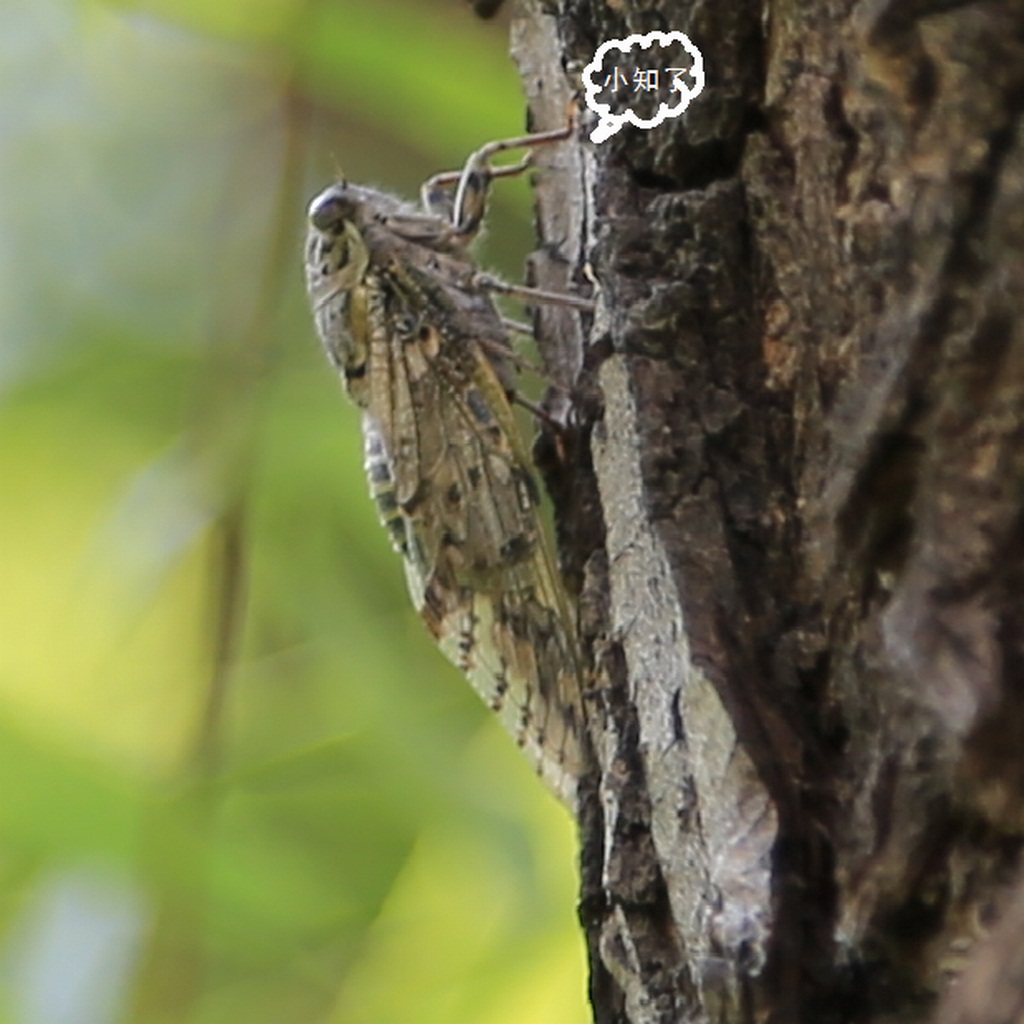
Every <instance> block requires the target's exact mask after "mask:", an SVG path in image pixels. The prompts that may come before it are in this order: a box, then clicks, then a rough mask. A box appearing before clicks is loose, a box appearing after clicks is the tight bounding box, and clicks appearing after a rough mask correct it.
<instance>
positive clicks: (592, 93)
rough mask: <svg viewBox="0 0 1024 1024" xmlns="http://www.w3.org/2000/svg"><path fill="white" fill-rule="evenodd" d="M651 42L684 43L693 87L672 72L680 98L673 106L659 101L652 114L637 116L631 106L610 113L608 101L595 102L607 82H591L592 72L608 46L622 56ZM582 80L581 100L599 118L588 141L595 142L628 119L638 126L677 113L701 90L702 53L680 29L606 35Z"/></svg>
mask: <svg viewBox="0 0 1024 1024" xmlns="http://www.w3.org/2000/svg"><path fill="white" fill-rule="evenodd" d="M652 43H657V44H658V46H669V45H671V44H672V43H679V44H681V45H682V46H683V48H684V49H685V50H686V52H687V53H688V54H689V55H690V57H692V58H693V67H692V68H691V69H690V71H689V74H691V75H692V76H693V81H694V85H693V88H692V89H690V88H687V87H686V85H685V84H684V83H683V82H682V81H681V80H680V77H679V76H678V75H677V76H674V77H673V79H672V94H673V96H678V97H679V102H678V103H677V104H675V105H674V106H670V105H669V104H668V103H661V104H660V105H659V106H658V111H657V113H656V114H655V115H654V117H651V118H643V117H640V116H638V115H637V114H636V113H635V112H634V111H633V109H632V108H630V109H628V110H627V111H626V112H625V114H613V113H612V108H611V107H610V106H609V105H608V104H607V103H596V102H595V99H596V97H597V94H598V93H599V92H601V91H602V90H603V89H604V88H605V86H606V85H607V83H606V82H605V83H602V84H600V85H598V84H597V83H595V82H594V80H593V75H594V74H595V72H597V71H599V70H601V68H602V66H603V64H604V57H605V54H607V53H608V51H609V50H619V51H621V52H622V54H623V56H625V55H626V54H627V53H629V51H630V50H632V49H633V48H634V47H636V46H639V47H640V48H641V49H642V50H647V49H650V47H651V44H652ZM583 82H584V85H585V87H586V95H585V97H584V102H585V103H586V105H587V106H588V107H589V108H590V109H591V110H592V111H593V112H594V113H595V114H597V116H598V117H599V118H600V121H598V123H597V127H596V128H595V129H594V130H593V131H592V132H591V133H590V141H591V142H595V143H597V142H604V141H606V140H607V139H610V138H611V137H612V136H613V135H614V134H615V133H616V132H617V131H621V129H622V128H623V127H624V126H625V125H626V124H627V123H629V124H634V125H636V127H637V128H655V127H657V125H659V124H661V122H662V121H664V120H665V119H666V118H667V117H678V116H679V115H680V114H681V113H682V112H683V111H684V110H685V109H686V108H687V107H688V106H689V105H690V103H691V101H692V100H693V99H694V98H695V97H697V96H699V95H700V93H701V90H702V89H703V88H704V57H703V55H702V54H701V52H700V50H698V49H697V47H696V46H694V44H693V43H692V42H691V41H690V37H689V36H687V35H685V34H684V33H682V32H648V33H647V35H643V36H641V35H632V36H626V38H625V39H609V40H608V41H607V42H604V43H602V44H601V45H600V46H599V47H598V48H597V53H595V54H594V59H593V60H592V61H591V62H590V63H589V64H588V65H587V66H586V67H585V68H584V69H583Z"/></svg>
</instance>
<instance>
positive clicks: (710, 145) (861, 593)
mask: <svg viewBox="0 0 1024 1024" xmlns="http://www.w3.org/2000/svg"><path fill="white" fill-rule="evenodd" d="M655 29H658V30H669V29H672V30H678V31H683V32H686V33H687V34H688V35H689V36H690V38H691V39H693V41H694V42H695V43H696V44H697V45H698V46H699V47H700V48H701V50H702V52H703V54H704V58H705V61H706V67H707V85H706V88H705V90H704V92H703V93H702V95H701V96H700V97H699V99H698V100H696V101H695V102H694V103H693V105H692V106H691V107H690V109H689V110H688V111H687V113H686V114H685V115H684V116H683V117H681V118H679V119H677V120H670V121H666V122H665V123H664V124H662V125H661V126H660V127H659V128H657V129H655V130H652V131H639V130H637V129H634V128H626V129H625V130H624V131H622V132H620V133H619V134H618V135H616V136H614V137H613V138H612V139H611V140H610V141H608V142H605V143H603V144H601V145H599V146H594V145H591V144H590V143H587V142H583V143H582V144H581V145H580V146H579V147H572V146H563V147H560V148H559V152H557V153H552V154H547V155H545V157H544V160H546V161H547V166H548V170H547V173H544V174H542V175H541V176H540V184H539V193H538V200H539V222H540V227H541V233H542V238H543V240H544V245H543V246H542V248H541V250H540V251H539V252H538V253H537V254H536V256H535V258H534V260H533V273H534V276H535V278H536V279H537V280H538V281H539V282H540V283H542V284H543V285H544V286H545V287H549V288H551V287H576V286H586V282H587V281H588V280H591V281H594V282H596V283H597V286H598V291H597V297H598V307H597V312H596V314H595V316H594V318H593V323H592V324H590V323H583V324H581V323H579V322H578V318H577V316H576V314H565V313H557V314H548V313H546V314H544V319H543V320H542V322H541V324H540V327H539V330H540V333H541V336H542V340H543V343H544V348H545V352H546V356H547V358H548V363H549V368H550V371H551V373H552V376H553V377H554V378H555V379H556V380H562V381H573V380H576V382H577V384H576V417H577V419H578V423H579V430H578V436H577V437H575V440H574V443H571V439H570V440H567V439H565V438H562V439H560V440H559V441H557V442H553V443H549V444H548V445H547V446H546V447H547V449H548V450H547V452H546V457H547V459H546V461H547V465H548V467H549V470H550V472H549V473H548V476H549V477H550V481H551V484H552V489H553V492H554V496H555V500H556V504H557V505H558V506H559V514H560V532H561V534H562V537H561V543H562V548H563V554H564V557H565V561H566V565H567V568H568V571H569V574H570V578H572V579H575V580H576V582H577V583H578V587H579V591H580V604H581V617H582V621H583V624H584V640H585V645H586V647H587V652H588V654H589V656H590V657H591V659H592V666H593V670H594V671H593V675H592V678H591V681H590V692H589V693H588V707H589V716H590V721H589V731H590V735H591V740H592V744H593V749H594V754H595V763H596V768H595V770H594V773H593V777H592V778H591V779H589V780H588V782H587V785H586V786H585V787H584V802H583V807H582V813H581V833H582V844H583V849H582V870H583V892H582V899H581V905H580V906H581V922H582V924H583V927H584V928H585V930H586V934H587V938H588V945H589V950H590V958H591V970H592V992H591V995H592V1000H593V1003H594V1011H595V1017H596V1020H597V1021H599V1022H602V1024H610V1022H619V1021H629V1022H631V1024H641V1022H644V1024H647V1022H651V1024H654V1022H658V1024H662V1022H663V1024H668V1022H676V1021H705V1020H707V1021H722V1022H739V1021H774V1022H778V1024H791V1022H830V1021H836V1022H839V1021H866V1022H878V1021H883V1020H884V1021H886V1022H909V1021H938V1022H941V1024H952V1022H957V1024H966V1022H968V1021H970V1022H971V1024H996V1022H1000V1024H1002V1022H1006V1024H1009V1022H1011V1021H1019V1020H1021V1019H1024V995H1022V988H1024V964H1022V953H1021V951H1022V949H1024V880H1022V876H1021V874H1020V864H1019V859H1020V858H1019V855H1020V847H1021V838H1022V835H1024V792H1022V790H1024V639H1022V638H1024V621H1022V620H1024V602H1022V599H1021V596H1022V595H1024V521H1022V514H1021V509H1022V505H1024V501H1022V498H1024V118H1022V113H1024V6H1022V4H1021V3H1020V2H1019V0H991V2H981V3H973V4H962V3H955V2H950V0H946V2H938V0H937V2H932V3H928V2H923V0H861V2H858V3H828V4H818V5H793V4H785V3H765V4H758V3H754V2H753V0H742V2H740V3H730V4H722V3H713V2H671V0H616V2H612V0H558V2H557V3H545V2H542V0H526V2H524V3H523V4H522V5H521V6H520V8H519V10H518V12H517V13H516V15H515V19H514V24H513V53H514V55H515V57H516V59H517V60H518V61H519V63H520V69H521V72H522V75H523V79H524V83H525V85H526V89H527V94H528V97H529V102H530V111H531V119H532V127H533V128H534V129H537V130H542V129H547V128H552V127H556V126H558V125H559V124H560V123H564V118H565V110H566V109H567V106H568V105H569V104H570V103H571V101H572V98H573V96H574V94H575V92H576V90H577V89H578V83H579V73H580V70H581V69H582V67H583V65H585V64H586V63H587V62H588V61H589V60H590V59H591V57H592V55H593V53H594V51H595V49H596V47H597V46H598V45H599V44H600V43H601V42H602V41H604V40H607V39H611V38H621V37H624V36H626V35H628V34H629V33H631V32H641V33H642V32H648V31H651V30H655ZM587 117H589V115H587ZM587 117H584V119H583V120H584V123H583V125H582V126H581V129H588V128H589V127H590V126H591V125H590V124H589V123H587ZM581 138H582V131H581Z"/></svg>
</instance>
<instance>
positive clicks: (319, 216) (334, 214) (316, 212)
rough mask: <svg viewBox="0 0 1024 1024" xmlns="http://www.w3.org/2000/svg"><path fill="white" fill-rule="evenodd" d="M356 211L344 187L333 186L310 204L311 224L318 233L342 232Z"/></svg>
mask: <svg viewBox="0 0 1024 1024" xmlns="http://www.w3.org/2000/svg"><path fill="white" fill-rule="evenodd" d="M353 210H354V205H353V203H352V200H351V199H350V198H349V196H348V195H347V193H346V190H345V186H344V185H332V186H331V187H330V188H329V189H327V191H326V192H321V193H320V195H318V196H317V197H316V198H315V199H314V200H313V201H312V202H311V203H310V204H309V223H310V224H312V225H313V227H315V228H316V229H317V231H330V232H333V231H340V230H341V228H342V225H343V224H344V222H345V221H346V220H348V219H350V218H351V216H352V213H353Z"/></svg>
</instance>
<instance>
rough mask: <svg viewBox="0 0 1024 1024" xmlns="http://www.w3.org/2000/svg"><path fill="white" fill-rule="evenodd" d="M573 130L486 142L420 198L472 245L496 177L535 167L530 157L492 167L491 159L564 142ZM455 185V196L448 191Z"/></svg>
mask: <svg viewBox="0 0 1024 1024" xmlns="http://www.w3.org/2000/svg"><path fill="white" fill-rule="evenodd" d="M573 127H574V125H573V123H572V122H571V121H570V123H569V124H568V125H566V127H564V128H558V129H555V130H554V131H550V132H534V133H533V134H531V135H518V136H516V137H515V138H511V139H499V140H498V141H496V142H488V143H486V144H485V145H483V146H481V147H480V148H479V149H478V150H477V151H476V152H475V153H473V154H471V155H470V157H469V159H468V160H467V161H466V163H465V165H464V166H463V168H462V170H461V171H442V172H441V173H440V174H435V175H434V176H433V177H432V178H430V179H429V180H427V181H426V182H425V183H424V184H423V187H422V189H420V196H421V198H422V201H423V206H424V208H425V209H426V210H428V211H429V212H430V213H434V214H436V215H438V216H441V217H444V218H445V219H446V220H447V221H448V222H449V223H450V224H451V226H452V228H453V230H454V232H455V235H456V237H457V238H459V239H462V240H463V241H465V242H466V243H468V242H470V241H471V240H472V239H473V237H474V236H475V235H476V233H477V231H479V230H480V225H481V224H482V223H483V219H484V214H485V213H486V211H487V197H488V195H489V193H490V187H491V182H492V181H494V179H495V178H508V177H512V176H514V175H516V174H522V173H523V171H525V170H526V169H527V168H528V167H529V166H530V164H531V158H530V156H529V154H527V156H525V157H524V158H523V159H522V160H520V161H519V162H518V163H514V164H507V165H505V166H503V167H492V166H491V160H492V159H493V158H494V157H495V156H497V155H498V154H499V153H505V152H507V151H508V150H511V149H529V148H533V147H534V146H544V145H547V144H548V143H550V142H560V141H562V140H563V139H567V138H568V137H569V136H570V135H571V134H572V131H573ZM453 186H454V187H455V195H454V197H453V196H452V195H451V194H450V192H449V191H448V190H449V189H451V188H452V187H453Z"/></svg>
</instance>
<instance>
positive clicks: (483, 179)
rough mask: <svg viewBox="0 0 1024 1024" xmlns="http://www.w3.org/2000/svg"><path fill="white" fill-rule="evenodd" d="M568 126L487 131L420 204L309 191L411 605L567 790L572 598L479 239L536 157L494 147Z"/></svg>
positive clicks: (314, 254)
mask: <svg viewBox="0 0 1024 1024" xmlns="http://www.w3.org/2000/svg"><path fill="white" fill-rule="evenodd" d="M567 134H568V130H565V131H560V132H549V133H545V134H537V135H530V136H523V137H520V138H518V139H510V140H504V141H501V142H495V143H489V144H488V145H487V146H484V147H482V148H481V149H480V150H478V151H477V152H476V153H474V154H473V155H472V156H471V157H470V158H469V160H468V161H467V163H466V165H465V167H464V168H463V170H462V171H461V173H455V172H452V173H447V174H440V175H436V176H435V177H434V178H432V179H430V181H429V182H427V184H426V185H425V186H424V188H423V193H422V205H421V206H419V207H417V206H415V205H413V204H410V203H406V202H403V201H401V200H399V199H396V198H394V197H392V196H390V195H387V194H385V193H383V192H380V191H377V190H376V189H372V188H366V187H362V186H358V185H352V184H349V183H348V182H341V183H339V184H336V185H332V186H331V187H330V188H328V189H326V190H325V191H324V192H322V193H321V194H320V195H318V196H317V197H316V198H315V199H314V200H313V201H312V203H311V204H310V207H309V223H310V227H309V237H308V242H307V247H306V281H307V286H308V291H309V297H310V301H311V303H312V307H313V315H314V319H315V321H316V326H317V330H318V332H319V334H320V338H321V340H322V342H323V345H324V348H325V349H326V351H327V355H328V357H329V359H330V361H331V362H332V363H333V365H334V367H335V368H336V369H337V370H338V371H339V373H340V374H341V377H342V380H343V382H344V386H345V389H346V390H347V392H348V394H349V396H350V398H351V399H352V400H353V402H355V404H356V405H357V406H358V407H359V408H360V409H361V410H362V429H363V438H364V445H365V457H366V459H365V461H366V472H367V474H368V476H369V482H370V492H371V495H372V497H373V499H374V500H375V502H376V504H377V507H378V510H379V514H380V518H381V520H382V522H383V524H384V526H385V527H386V529H387V531H388V533H389V534H390V537H391V541H392V543H393V545H394V547H395V548H396V550H397V551H398V552H399V553H400V554H401V556H402V559H403V562H404V565H405V575H406V580H407V583H408V589H409V593H410V595H411V597H412V601H413V604H414V605H415V607H416V608H417V610H418V611H419V613H420V615H421V616H422V618H423V620H424V622H425V623H426V625H427V627H428V629H429V630H430V633H431V634H432V635H433V637H434V639H435V641H436V642H437V644H438V645H439V646H440V648H441V650H442V651H443V652H444V653H445V654H446V655H447V656H448V658H450V659H451V661H453V662H454V663H455V665H457V666H458V668H459V669H460V670H461V671H462V672H463V673H465V675H466V676H467V677H468V678H469V680H470V681H471V682H472V684H473V686H474V687H475V688H476V690H477V691H478V693H479V694H480V696H481V697H482V698H483V699H484V701H485V702H486V703H487V704H488V705H489V706H490V707H491V708H492V709H493V710H494V711H495V712H497V713H498V715H499V716H500V718H501V721H502V722H503V724H504V726H505V727H506V729H507V730H508V731H509V732H510V733H511V734H512V736H513V737H514V738H515V741H516V743H518V744H519V746H521V747H522V748H523V749H524V750H525V751H526V753H527V755H528V756H529V757H530V759H531V760H532V761H533V763H534V765H535V766H536V768H537V769H538V771H539V773H540V774H541V776H542V777H543V778H544V779H545V780H546V782H547V783H548V784H549V785H550V786H551V788H552V789H553V790H554V791H555V792H556V794H557V795H558V796H559V797H560V798H561V799H563V800H564V801H565V802H567V803H568V804H570V805H572V804H573V803H574V800H575V790H576V781H577V779H578V777H579V775H580V772H581V767H582V757H583V755H582V731H583V702H582V695H581V693H582V688H581V671H580V661H579V655H578V651H577V641H576V631H575V628H574V618H573V612H572V606H571V602H570V600H569V598H568V596H567V594H566V591H565V588H564V586H563V583H562V581H561V578H560V576H559V574H558V571H557V567H556V564H555V560H554V558H553V555H552V552H551V546H550V544H549V541H548V539H547V537H546V535H545V531H544V529H543V526H542V522H541V518H540V516H539V514H538V505H539V501H540V496H539V493H538V487H537V483H536V480H535V477H534V473H533V471H532V465H531V460H530V457H529V453H528V450H527V447H526V445H525V443H524V441H523V439H522V437H521V435H520V432H519V428H518V425H517V422H516V417H515V415H514V413H513V408H512V397H513V395H514V389H513V383H514V382H513V376H514V365H513V363H514V357H513V353H512V349H511V343H510V331H509V327H508V326H507V324H506V321H505V320H504V319H503V317H502V315H501V313H500V312H499V310H498V308H497V306H496V305H495V302H494V299H493V297H492V296H493V291H494V289H495V287H496V285H497V282H496V281H495V280H494V279H493V278H490V277H488V276H487V275H485V274H483V273H482V272H481V270H480V268H479V267H478V265H477V264H476V262H475V261H474V259H473V258H472V256H471V255H470V252H469V249H470V243H471V242H472V240H473V238H474V237H475V235H476V234H477V232H478V229H479V227H480V224H481V222H482V220H483V216H484V212H485V206H486V199H487V194H488V190H489V186H490V182H491V180H492V178H494V177H497V176H501V175H504V174H511V173H517V172H519V171H521V170H523V169H524V168H525V167H526V166H527V165H528V163H529V158H527V159H526V160H524V161H522V162H521V163H519V164H515V165H512V166H506V167H499V168H494V167H492V165H491V159H492V157H493V156H494V155H495V154H496V153H498V152H502V151H504V150H507V149H512V148H518V147H530V146H535V145H539V144H542V143H546V142H552V141H555V140H556V139H561V138H565V137H566V135H567ZM452 186H455V187H454V192H453V191H452ZM549 297H550V296H549Z"/></svg>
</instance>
